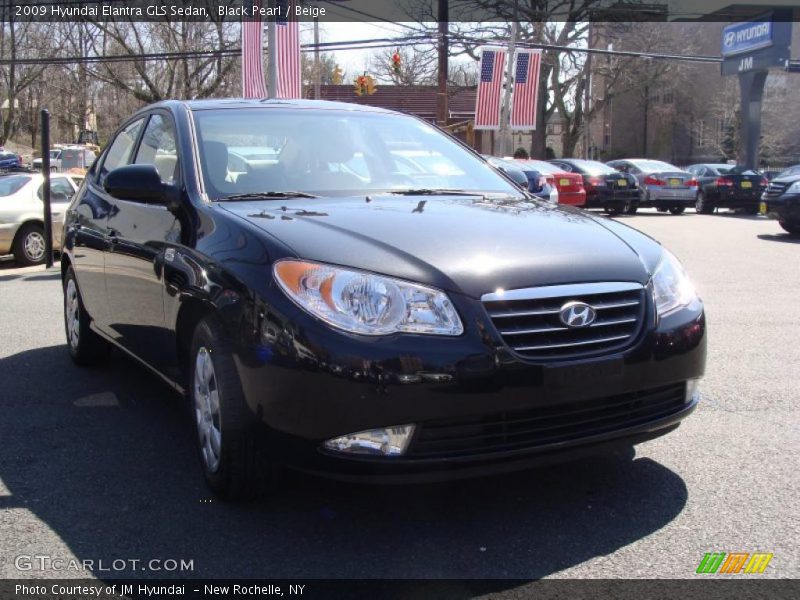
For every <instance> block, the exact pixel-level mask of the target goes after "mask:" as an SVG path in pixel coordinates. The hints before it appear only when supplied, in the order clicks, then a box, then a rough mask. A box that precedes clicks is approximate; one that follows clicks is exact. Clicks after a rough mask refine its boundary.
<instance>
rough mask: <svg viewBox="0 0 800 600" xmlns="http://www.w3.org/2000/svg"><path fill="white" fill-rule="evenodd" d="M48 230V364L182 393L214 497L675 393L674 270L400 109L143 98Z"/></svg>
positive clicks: (520, 442)
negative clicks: (58, 310) (54, 273)
mask: <svg viewBox="0 0 800 600" xmlns="http://www.w3.org/2000/svg"><path fill="white" fill-rule="evenodd" d="M63 239H64V244H63V246H64V251H63V254H62V263H61V271H62V276H63V289H64V317H65V325H66V327H65V329H66V335H67V340H68V348H69V352H70V354H71V356H72V358H73V359H74V361H75V362H76V363H77V364H78V365H83V366H86V365H91V364H92V363H96V362H98V361H102V360H103V359H105V358H106V357H107V356H108V355H109V351H110V349H111V348H112V347H114V348H117V349H119V350H121V351H123V352H124V353H126V354H128V355H129V356H131V357H132V358H134V359H135V360H137V361H138V362H140V363H141V364H142V365H143V366H145V367H147V368H149V369H150V370H152V371H153V372H155V373H156V374H158V375H159V376H160V377H161V378H163V379H164V380H165V381H166V382H167V383H168V384H169V385H170V386H172V387H173V388H174V389H175V390H176V391H177V392H178V393H180V394H182V395H184V396H185V397H186V403H187V407H188V409H187V413H188V414H189V415H190V417H187V426H189V425H190V424H191V426H192V427H193V428H194V429H195V435H194V439H196V443H197V447H198V455H199V462H200V464H201V465H202V469H203V472H204V475H205V478H206V481H207V482H208V484H209V486H210V487H211V488H212V489H213V490H214V491H215V492H216V493H217V494H219V495H220V496H221V497H223V498H228V499H235V498H239V497H242V496H245V495H248V494H252V493H254V492H256V491H258V492H260V493H269V491H270V490H272V491H275V489H276V486H274V485H273V486H272V487H270V484H271V483H272V482H274V481H275V479H274V478H275V476H276V475H278V474H279V473H280V472H281V470H282V469H284V468H291V469H297V470H301V471H305V472H308V473H313V474H317V475H322V476H329V477H335V478H339V479H344V480H349V481H367V482H376V483H379V482H384V483H404V482H408V483H412V482H426V481H435V480H442V479H449V478H458V477H472V476H478V475H485V474H492V473H498V472H504V471H510V470H514V469H523V468H530V467H533V466H535V465H538V464H543V463H548V462H553V461H558V460H565V459H569V458H574V457H577V456H581V455H583V454H587V453H594V452H601V451H607V450H610V449H614V448H619V447H620V446H621V447H623V448H624V447H630V446H632V445H634V444H636V443H639V442H641V441H644V440H648V439H651V438H654V437H656V436H660V435H663V434H665V433H668V432H670V431H672V430H674V429H675V428H676V427H678V425H679V423H680V421H681V420H682V419H683V418H685V417H686V416H687V415H689V413H691V412H692V410H694V408H695V407H696V405H697V403H698V399H699V396H698V387H697V384H698V380H699V379H700V377H701V376H702V375H703V372H704V368H705V358H706V331H705V316H704V309H703V304H702V302H701V300H700V299H699V298H698V296H697V294H696V292H695V290H694V288H693V287H692V284H691V282H690V280H689V278H688V277H687V274H686V273H685V272H684V269H683V267H682V266H681V264H680V262H679V261H678V259H677V258H676V257H675V256H673V255H672V254H671V253H670V252H669V251H668V250H666V249H665V248H663V247H662V246H661V245H660V244H659V243H657V242H656V241H654V240H653V239H651V238H649V237H647V236H646V235H644V234H642V233H639V232H638V231H635V230H634V229H631V228H629V227H627V226H625V225H623V224H621V223H618V222H615V221H613V220H611V219H609V218H607V217H604V216H601V215H592V214H589V213H587V212H584V211H582V210H580V209H578V208H575V207H570V206H564V205H555V204H552V203H549V202H546V201H542V200H540V199H538V198H536V197H534V196H532V195H530V194H529V193H528V192H527V191H523V190H521V189H520V188H519V187H518V186H517V185H515V184H514V183H513V182H512V181H511V180H510V179H508V178H507V177H506V176H505V175H504V174H503V173H501V172H499V171H498V170H496V169H494V168H493V167H491V166H490V165H489V164H488V163H487V162H486V161H485V160H484V159H483V158H482V157H481V156H480V155H479V154H476V153H475V152H473V151H472V150H471V149H469V148H468V147H466V146H465V145H463V144H462V143H461V142H459V141H458V140H456V139H455V138H453V137H451V136H449V135H447V134H446V133H444V132H442V131H441V130H439V129H437V128H436V127H434V126H432V125H430V124H429V123H427V122H425V121H424V120H422V119H419V118H416V117H413V116H408V115H402V114H398V113H393V112H390V111H387V110H383V109H378V108H370V107H367V106H359V105H354V104H339V103H332V102H324V101H310V100H269V101H267V100H197V101H187V102H183V101H165V102H161V103H158V104H155V105H151V106H148V107H146V108H143V109H141V110H140V111H139V112H137V113H135V114H134V115H133V116H131V117H130V118H129V119H128V120H127V121H125V122H124V123H122V125H121V127H120V129H119V130H118V131H117V132H116V133H115V134H114V135H113V136H112V137H111V138H110V139H109V143H108V144H107V146H106V148H105V150H104V152H103V153H102V154H101V155H100V156H99V158H98V159H97V160H96V161H95V163H94V165H93V166H92V168H91V169H90V171H89V172H88V174H87V176H86V178H85V180H84V181H83V183H82V185H81V187H80V189H79V191H78V192H77V193H76V195H75V197H74V198H73V200H72V202H71V203H70V206H69V208H68V210H67V214H66V216H65V223H64V237H63ZM675 443H680V442H679V440H677V439H676V441H675ZM165 468H169V467H168V466H165Z"/></svg>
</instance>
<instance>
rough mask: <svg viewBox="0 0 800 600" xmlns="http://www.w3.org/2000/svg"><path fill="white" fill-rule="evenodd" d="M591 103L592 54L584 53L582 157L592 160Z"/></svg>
mask: <svg viewBox="0 0 800 600" xmlns="http://www.w3.org/2000/svg"><path fill="white" fill-rule="evenodd" d="M586 47H587V48H589V49H591V48H592V22H591V21H589V31H588V35H587V40H586ZM591 102H592V53H591V52H587V53H586V79H585V83H584V90H583V157H584V158H586V159H590V158H592V155H591V149H590V148H589V144H590V142H591V140H590V136H589V110H590V109H591V107H590V106H589V105H590V104H591Z"/></svg>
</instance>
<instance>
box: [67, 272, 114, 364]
mask: <svg viewBox="0 0 800 600" xmlns="http://www.w3.org/2000/svg"><path fill="white" fill-rule="evenodd" d="M63 288H64V332H65V333H66V335H67V348H68V349H69V355H70V357H71V358H72V360H73V361H74V362H75V364H77V365H80V366H82V367H88V366H91V365H96V364H100V363H103V362H105V361H106V360H108V357H109V356H110V355H111V344H109V343H108V342H107V341H106V340H104V339H103V338H101V337H100V336H99V335H97V334H96V333H95V332H94V331H92V329H91V328H90V327H89V323H91V317H90V316H89V314H88V313H87V312H86V309H85V308H84V307H83V299H82V298H81V292H80V289H79V288H78V281H77V279H75V271H73V270H72V267H69V268H68V269H67V272H66V274H65V275H64V286H63ZM73 292H74V296H73ZM73 310H74V311H76V312H75V313H73V312H72V311H73Z"/></svg>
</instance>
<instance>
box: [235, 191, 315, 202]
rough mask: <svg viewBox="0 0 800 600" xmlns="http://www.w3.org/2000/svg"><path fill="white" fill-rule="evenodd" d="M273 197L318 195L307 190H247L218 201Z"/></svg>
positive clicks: (311, 196) (312, 196) (313, 196)
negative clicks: (244, 192)
mask: <svg viewBox="0 0 800 600" xmlns="http://www.w3.org/2000/svg"><path fill="white" fill-rule="evenodd" d="M275 198H319V196H315V195H314V194H309V193H307V192H294V191H284V192H248V193H246V194H230V195H229V196H223V197H222V198H220V199H219V201H220V202H225V201H228V200H231V201H234V202H235V201H237V200H273V199H275Z"/></svg>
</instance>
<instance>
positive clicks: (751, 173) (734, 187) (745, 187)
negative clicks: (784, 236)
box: [686, 164, 769, 215]
mask: <svg viewBox="0 0 800 600" xmlns="http://www.w3.org/2000/svg"><path fill="white" fill-rule="evenodd" d="M686 170H687V171H689V172H690V173H692V174H693V175H694V176H695V177H696V178H697V182H698V189H697V201H696V202H695V209H696V210H697V212H699V213H702V214H706V215H708V214H711V213H713V212H714V210H715V209H717V208H741V209H744V210H745V211H746V212H747V213H749V214H751V215H755V214H757V213H758V202H759V199H760V198H761V194H762V192H763V191H764V190H765V189H766V188H767V183H769V182H768V181H767V179H766V178H765V177H764V176H763V175H762V174H761V173H759V172H758V171H755V170H753V169H748V168H747V167H740V166H736V165H727V164H699V165H691V166H689V167H686Z"/></svg>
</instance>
